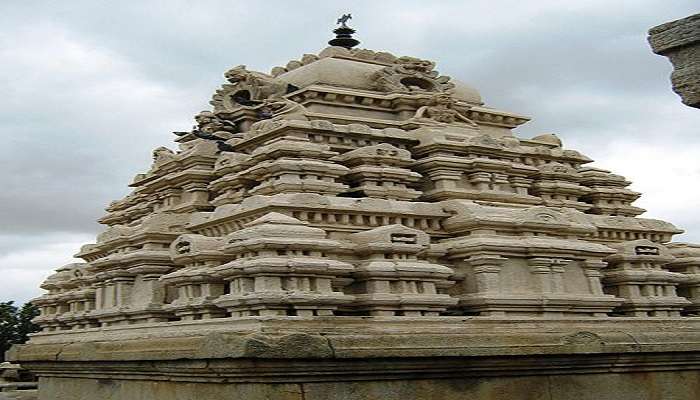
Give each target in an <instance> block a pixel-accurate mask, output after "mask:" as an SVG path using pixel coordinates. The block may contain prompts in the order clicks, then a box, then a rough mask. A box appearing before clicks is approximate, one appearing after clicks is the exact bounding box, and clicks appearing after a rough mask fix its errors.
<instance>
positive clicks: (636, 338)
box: [8, 317, 700, 364]
mask: <svg viewBox="0 0 700 400" xmlns="http://www.w3.org/2000/svg"><path fill="white" fill-rule="evenodd" d="M170 328H171V329H167V330H165V329H164V328H163V327H161V326H158V325H142V326H132V327H129V328H128V329H124V328H123V327H122V328H121V329H93V330H87V331H83V332H71V331H62V332H59V333H56V334H40V335H35V336H34V337H33V339H32V344H28V345H20V346H15V347H13V349H12V350H11V351H10V352H8V355H9V356H10V358H11V359H13V360H15V361H18V362H22V363H23V364H25V363H27V362H47V361H49V362H53V361H61V362H68V361H70V362H106V361H156V360H160V361H166V360H183V359H187V360H213V359H241V358H245V359H367V358H415V357H419V358H425V357H487V356H525V355H537V356H548V355H574V354H609V353H621V354H626V353H650V354H651V353H669V352H680V353H688V352H690V353H692V352H698V354H700V318H659V319H635V318H601V319H590V320H584V319H578V320H577V319H561V320H557V319H541V320H538V319H525V318H523V319H518V320H499V319H495V318H486V317H473V318H465V317H434V318H426V317H423V318H401V317H399V318H396V317H395V318H391V317H387V318H382V317H375V318H362V317H333V318H323V317H317V318H294V317H287V318H259V317H258V318H252V317H251V318H242V319H236V320H234V319H228V318H220V319H215V320H210V321H193V322H192V323H188V324H186V323H171V324H170Z"/></svg>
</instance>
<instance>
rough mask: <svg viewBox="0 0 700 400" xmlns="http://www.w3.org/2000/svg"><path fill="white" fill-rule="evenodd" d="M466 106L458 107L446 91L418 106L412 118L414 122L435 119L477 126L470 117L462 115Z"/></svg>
mask: <svg viewBox="0 0 700 400" xmlns="http://www.w3.org/2000/svg"><path fill="white" fill-rule="evenodd" d="M467 110H468V108H466V107H459V106H458V105H457V102H456V101H455V100H454V98H453V97H452V96H451V95H450V94H448V93H437V94H435V95H433V97H431V98H430V101H429V103H428V104H427V105H424V106H422V107H420V108H419V109H418V110H417V111H416V115H414V116H413V118H412V120H413V121H416V122H431V121H435V122H438V123H442V124H453V123H465V124H467V125H470V126H473V127H477V126H478V125H477V124H476V123H475V122H474V121H472V120H471V119H469V118H467V117H466V116H464V114H463V113H464V112H465V111H467Z"/></svg>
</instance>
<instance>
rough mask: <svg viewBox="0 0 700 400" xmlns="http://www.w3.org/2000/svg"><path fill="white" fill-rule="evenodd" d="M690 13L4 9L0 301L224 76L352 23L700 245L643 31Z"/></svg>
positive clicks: (632, 8) (34, 5)
mask: <svg viewBox="0 0 700 400" xmlns="http://www.w3.org/2000/svg"><path fill="white" fill-rule="evenodd" d="M699 11H700V6H699V5H698V2H697V0H692V1H690V0H689V1H673V0H669V1H659V0H657V1H642V0H635V1H615V0H612V1H611V0H600V1H598V0H591V1H561V0H552V1H546V0H537V1H522V0H518V1H494V0H490V1H474V0H469V1H439V2H438V1H406V0H401V1H386V0H384V1H352V2H350V1H344V2H340V1H299V0H297V1H270V0H265V1H239V0H222V1H196V2H194V1H174V0H168V1H120V2H115V1H98V0H90V1H68V0H66V1H31V0H24V1H2V2H0V93H1V94H2V96H0V139H1V141H0V143H1V144H0V182H1V183H2V190H0V274H2V279H1V280H0V301H7V300H15V301H17V302H19V303H22V302H24V301H26V300H27V299H29V298H32V297H35V296H37V295H39V294H40V293H41V290H40V289H39V288H38V286H39V283H40V282H41V281H42V280H43V278H44V277H45V276H46V275H47V274H49V273H50V272H51V270H53V269H55V268H57V267H59V266H61V265H63V264H66V263H68V262H72V259H71V257H72V254H74V253H75V252H76V251H77V250H78V248H79V247H80V245H81V244H83V243H87V242H93V241H94V235H95V234H96V233H98V232H99V231H100V230H101V227H100V226H99V225H98V224H96V223H95V222H94V221H95V220H96V219H97V218H99V217H100V216H101V215H102V214H103V209H104V207H105V206H106V205H107V204H108V203H109V201H110V200H112V199H116V198H120V197H122V196H123V195H125V194H126V193H127V186H126V185H127V184H128V182H130V180H131V178H132V177H133V175H134V174H136V173H138V172H142V171H144V170H146V169H148V166H149V165H150V157H151V156H150V154H151V150H152V149H153V148H155V147H158V146H169V147H171V148H174V146H173V143H172V138H173V136H172V134H171V133H170V132H171V131H173V130H183V129H187V128H189V127H190V126H191V125H192V123H193V121H192V116H193V115H194V114H195V113H197V112H198V111H201V110H205V109H208V108H209V106H208V101H209V99H210V97H211V94H212V93H213V91H214V90H215V89H216V88H217V86H218V85H220V84H221V83H222V81H223V78H222V73H223V72H224V71H225V70H226V69H228V68H230V67H232V66H235V65H239V64H245V65H247V66H248V67H249V68H250V69H256V70H261V71H265V72H268V71H269V70H270V68H271V67H273V66H276V65H284V64H286V63H287V61H289V60H291V59H298V58H299V57H300V56H301V55H302V54H304V53H316V52H318V51H320V50H321V49H323V48H324V47H325V46H326V42H327V41H328V40H329V39H330V38H331V30H332V29H333V26H334V22H335V19H336V18H337V17H338V16H339V15H340V14H341V13H343V12H352V14H353V17H354V19H353V20H352V21H351V24H350V25H351V26H353V27H355V28H356V29H357V30H358V33H357V35H356V36H357V37H358V39H360V40H361V41H362V44H361V45H360V47H365V48H369V49H373V50H386V51H389V52H391V53H393V54H396V55H412V56H417V57H421V58H427V59H431V60H435V61H437V63H438V69H439V70H440V72H441V73H443V74H446V75H451V76H453V77H455V78H457V79H459V80H461V81H463V82H466V83H469V84H471V85H472V86H474V87H476V88H477V89H479V90H480V92H481V94H482V96H483V98H484V99H485V101H486V103H487V104H488V105H489V106H492V107H497V108H501V109H505V110H509V111H513V112H518V113H521V114H525V115H528V116H530V117H532V118H533V120H532V121H531V122H529V123H528V124H526V125H525V126H523V127H521V128H519V129H518V130H516V134H518V135H519V136H521V137H526V138H528V137H532V136H535V135H537V134H541V133H552V132H553V133H556V134H557V135H559V136H560V137H561V138H562V139H563V141H564V145H565V147H568V148H573V149H577V150H579V151H582V152H583V153H584V154H586V155H588V156H589V157H591V158H593V159H595V160H596V163H595V166H598V167H601V168H606V169H612V170H613V171H614V172H616V173H620V174H622V175H625V176H626V177H627V178H628V179H630V180H632V181H633V182H634V184H633V186H632V188H633V189H635V190H638V191H641V192H644V193H645V195H644V196H643V197H642V198H641V199H640V200H639V201H637V203H636V204H637V205H639V206H641V207H644V208H646V209H648V210H649V211H648V212H647V213H646V214H645V216H647V217H651V218H661V219H665V220H669V221H672V222H674V223H675V224H676V225H677V226H679V227H681V228H683V229H686V230H687V231H688V232H689V233H686V234H684V235H681V236H678V237H677V238H676V240H677V241H699V242H700V214H699V213H698V211H697V203H698V200H697V199H698V195H700V187H699V186H698V183H699V178H700V161H698V154H700V135H699V133H700V132H699V131H700V110H696V109H692V108H689V107H686V106H683V105H682V104H681V102H680V99H679V98H678V97H677V96H676V95H675V94H674V93H673V92H672V91H671V86H670V83H669V80H668V75H669V73H670V72H671V66H670V64H669V62H668V60H667V59H665V58H663V57H660V56H657V55H654V54H653V53H651V50H650V48H649V46H648V45H647V42H646V32H647V30H648V29H649V28H651V27H652V26H655V25H658V24H660V23H663V22H667V21H669V20H673V19H678V18H681V17H685V16H687V15H690V14H694V13H697V12H699Z"/></svg>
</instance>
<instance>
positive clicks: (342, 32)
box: [328, 14, 360, 49]
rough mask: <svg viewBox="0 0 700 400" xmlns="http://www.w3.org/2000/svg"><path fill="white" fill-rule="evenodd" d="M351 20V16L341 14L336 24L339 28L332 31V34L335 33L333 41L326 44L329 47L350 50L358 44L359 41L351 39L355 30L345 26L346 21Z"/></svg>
mask: <svg viewBox="0 0 700 400" xmlns="http://www.w3.org/2000/svg"><path fill="white" fill-rule="evenodd" d="M351 19H352V14H343V15H342V16H341V17H340V18H338V21H336V24H339V25H340V26H339V27H338V28H336V29H334V30H333V33H335V39H332V40H330V41H329V42H328V44H330V45H331V46H340V47H345V48H346V49H351V48H353V47H355V46H357V45H358V44H360V41H359V40H357V39H355V38H353V37H352V34H353V33H355V30H354V29H352V28H351V27H349V26H348V25H347V22H348V20H351Z"/></svg>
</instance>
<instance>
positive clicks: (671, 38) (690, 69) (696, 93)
mask: <svg viewBox="0 0 700 400" xmlns="http://www.w3.org/2000/svg"><path fill="white" fill-rule="evenodd" d="M649 43H650V44H651V48H652V49H653V50H654V52H655V53H657V54H660V55H663V56H666V57H668V58H669V60H670V61H671V64H673V68H674V70H673V73H671V83H672V84H673V90H674V91H675V92H676V93H678V95H679V96H681V99H683V103H684V104H686V105H689V106H691V107H695V108H700V14H695V15H691V16H689V17H686V18H683V19H679V20H677V21H671V22H667V23H665V24H661V25H659V26H656V27H654V28H651V29H650V30H649Z"/></svg>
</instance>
